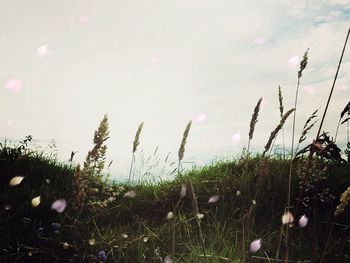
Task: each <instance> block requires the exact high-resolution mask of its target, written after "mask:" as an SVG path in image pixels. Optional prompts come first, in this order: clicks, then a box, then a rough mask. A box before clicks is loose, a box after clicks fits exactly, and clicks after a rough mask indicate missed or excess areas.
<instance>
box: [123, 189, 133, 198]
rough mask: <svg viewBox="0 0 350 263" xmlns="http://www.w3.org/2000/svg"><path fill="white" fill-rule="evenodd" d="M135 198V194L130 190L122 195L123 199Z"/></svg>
mask: <svg viewBox="0 0 350 263" xmlns="http://www.w3.org/2000/svg"><path fill="white" fill-rule="evenodd" d="M135 196H136V192H135V191H133V190H131V191H128V192H126V193H125V194H124V197H125V198H134V197H135Z"/></svg>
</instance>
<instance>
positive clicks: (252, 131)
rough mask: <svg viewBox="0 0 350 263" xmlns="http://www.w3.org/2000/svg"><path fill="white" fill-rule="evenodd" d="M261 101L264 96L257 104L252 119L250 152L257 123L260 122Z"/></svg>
mask: <svg viewBox="0 0 350 263" xmlns="http://www.w3.org/2000/svg"><path fill="white" fill-rule="evenodd" d="M261 102H262V98H260V99H259V101H258V103H257V104H256V106H255V108H254V112H253V115H252V118H251V120H250V126H249V141H248V149H247V151H248V153H249V147H250V141H251V140H252V139H253V134H254V129H255V124H256V123H257V122H258V116H259V111H260V105H261Z"/></svg>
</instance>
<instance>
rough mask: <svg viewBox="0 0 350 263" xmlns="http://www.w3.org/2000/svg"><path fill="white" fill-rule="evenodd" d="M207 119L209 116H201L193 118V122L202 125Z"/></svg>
mask: <svg viewBox="0 0 350 263" xmlns="http://www.w3.org/2000/svg"><path fill="white" fill-rule="evenodd" d="M206 118H207V116H206V115H205V114H199V115H197V116H196V117H194V118H193V122H195V123H202V122H204V121H205V119H206Z"/></svg>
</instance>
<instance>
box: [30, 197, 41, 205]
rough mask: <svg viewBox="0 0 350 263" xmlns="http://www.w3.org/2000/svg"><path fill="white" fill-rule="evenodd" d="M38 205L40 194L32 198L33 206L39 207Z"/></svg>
mask: <svg viewBox="0 0 350 263" xmlns="http://www.w3.org/2000/svg"><path fill="white" fill-rule="evenodd" d="M38 205H40V196H37V197H34V198H33V199H32V207H37V206H38Z"/></svg>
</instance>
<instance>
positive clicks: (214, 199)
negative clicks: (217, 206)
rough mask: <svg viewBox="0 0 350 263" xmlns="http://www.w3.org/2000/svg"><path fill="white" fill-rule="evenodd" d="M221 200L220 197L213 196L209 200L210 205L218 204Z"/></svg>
mask: <svg viewBox="0 0 350 263" xmlns="http://www.w3.org/2000/svg"><path fill="white" fill-rule="evenodd" d="M219 199H220V196H219V195H213V196H211V197H210V198H209V200H208V204H212V203H216V202H217V201H219Z"/></svg>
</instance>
